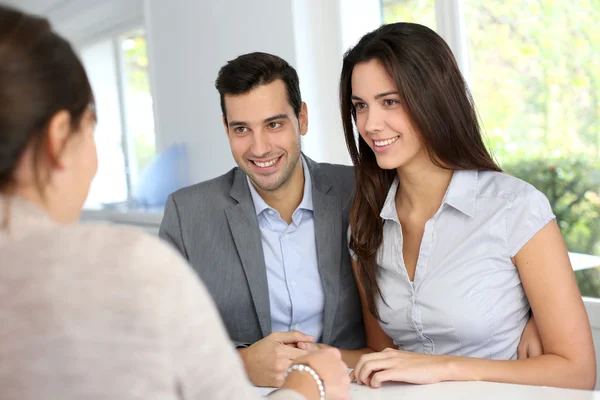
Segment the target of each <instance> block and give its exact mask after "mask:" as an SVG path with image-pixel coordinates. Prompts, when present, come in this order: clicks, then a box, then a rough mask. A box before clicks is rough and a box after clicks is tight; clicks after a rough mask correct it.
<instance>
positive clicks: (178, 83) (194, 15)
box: [146, 0, 296, 182]
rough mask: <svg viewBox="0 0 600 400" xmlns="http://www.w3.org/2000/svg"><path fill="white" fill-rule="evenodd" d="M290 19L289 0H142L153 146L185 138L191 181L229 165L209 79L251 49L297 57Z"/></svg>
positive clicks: (222, 169) (291, 57)
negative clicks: (152, 107)
mask: <svg viewBox="0 0 600 400" xmlns="http://www.w3.org/2000/svg"><path fill="white" fill-rule="evenodd" d="M291 21H292V7H291V2H290V0H263V1H260V2H250V1H245V0H220V1H218V2H216V1H215V2H213V1H197V0H170V1H164V0H146V23H147V34H148V39H149V42H148V43H149V48H148V52H149V56H150V74H151V86H152V90H153V96H154V99H155V114H156V119H157V121H156V122H157V125H156V130H157V146H158V148H159V149H161V148H165V147H166V146H168V145H170V144H173V143H178V142H185V143H186V144H187V145H188V151H189V155H190V163H191V165H190V177H191V180H192V181H194V182H197V181H202V180H205V179H209V178H212V177H214V176H217V175H220V174H222V173H224V172H225V171H227V170H228V169H230V168H231V167H232V166H233V165H234V162H233V158H232V157H231V153H230V150H229V145H228V142H227V138H226V136H225V131H224V129H223V125H222V122H221V110H220V106H219V96H218V93H217V91H216V89H215V87H214V82H215V78H216V76H217V72H218V70H219V69H220V68H221V67H222V66H223V65H224V64H225V63H226V62H227V61H228V60H231V59H233V58H235V57H236V56H238V55H240V54H243V53H248V52H251V51H265V52H269V53H273V54H276V55H278V56H280V57H282V58H284V59H286V60H288V61H289V62H290V63H291V64H292V65H294V64H295V62H296V54H295V46H294V31H293V24H292V23H291Z"/></svg>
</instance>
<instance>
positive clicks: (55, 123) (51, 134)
mask: <svg viewBox="0 0 600 400" xmlns="http://www.w3.org/2000/svg"><path fill="white" fill-rule="evenodd" d="M70 134H71V115H70V114H69V112H68V111H66V110H61V111H59V112H57V113H56V114H55V115H54V116H53V117H52V119H51V120H50V122H49V123H48V129H47V140H46V143H45V146H44V147H45V149H44V152H45V153H46V155H47V156H48V160H49V161H50V163H51V164H52V166H53V167H55V168H59V169H62V168H64V159H63V158H62V157H61V156H62V153H63V150H64V148H65V145H66V143H67V139H68V138H69V135H70Z"/></svg>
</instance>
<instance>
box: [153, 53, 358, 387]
mask: <svg viewBox="0 0 600 400" xmlns="http://www.w3.org/2000/svg"><path fill="white" fill-rule="evenodd" d="M216 86H217V89H218V91H219V93H220V96H221V109H222V112H223V123H224V126H225V130H226V132H227V137H228V139H229V143H230V146H231V152H232V154H233V157H234V159H235V161H236V163H237V165H238V167H236V168H234V169H232V170H231V171H229V172H227V173H226V174H224V175H222V176H220V177H218V178H215V179H212V180H209V181H206V182H202V183H200V184H197V185H194V186H191V187H188V188H184V189H182V190H179V191H177V192H175V193H173V194H172V195H171V196H170V197H169V199H168V201H167V206H166V210H165V215H164V219H163V221H162V224H161V228H160V236H161V237H162V238H163V239H165V240H166V241H167V242H170V243H171V244H173V245H174V246H175V247H176V248H177V249H178V250H179V251H180V252H181V253H182V254H183V255H184V256H185V257H186V258H187V259H188V260H189V262H190V264H191V265H192V266H193V268H194V269H195V270H196V272H197V273H198V275H199V276H200V278H201V279H202V280H203V281H204V282H205V284H206V286H207V288H208V290H209V291H210V293H211V295H212V297H213V298H214V300H215V302H216V305H217V307H218V309H219V311H220V313H221V317H222V318H223V320H224V322H225V325H226V327H227V330H228V332H229V335H230V337H231V339H232V341H233V342H234V343H235V345H236V347H237V348H238V350H239V352H240V355H241V357H242V359H243V360H244V364H245V366H246V370H247V372H248V376H249V377H250V379H251V380H252V382H253V383H254V384H255V385H258V386H279V385H280V384H281V383H282V382H283V377H284V374H285V371H286V369H287V368H288V367H289V365H290V364H291V362H292V360H294V359H295V358H297V357H298V356H301V355H303V354H305V353H306V351H307V349H312V348H314V347H315V346H314V345H310V344H309V343H307V342H312V341H314V342H319V343H323V344H325V345H330V346H334V347H337V348H340V349H342V350H344V352H343V354H345V357H352V358H354V357H356V356H357V355H359V354H361V353H362V351H361V350H360V349H362V348H363V347H364V346H365V337H364V327H363V320H362V311H361V304H360V298H359V295H358V292H357V287H356V283H355V280H354V276H353V273H352V267H351V263H350V256H349V253H348V250H347V238H346V232H347V229H348V213H349V210H350V205H351V202H352V192H353V187H354V176H353V170H352V167H348V166H342V165H332V164H322V163H317V162H314V161H312V160H310V159H309V158H308V157H306V156H304V154H302V151H301V142H300V138H301V136H303V135H305V134H306V133H307V131H308V112H307V106H306V104H305V103H303V102H302V100H301V96H300V88H299V83H298V75H297V73H296V71H295V70H294V69H293V68H292V67H291V66H290V65H289V64H288V63H287V62H286V61H284V60H282V59H281V58H279V57H276V56H273V55H270V54H265V53H251V54H246V55H243V56H240V57H238V58H236V59H235V60H232V61H230V62H229V63H227V64H226V65H225V66H224V67H223V68H222V69H221V71H220V72H219V76H218V78H217V81H216Z"/></svg>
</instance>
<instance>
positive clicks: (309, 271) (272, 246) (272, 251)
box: [248, 159, 325, 341]
mask: <svg viewBox="0 0 600 400" xmlns="http://www.w3.org/2000/svg"><path fill="white" fill-rule="evenodd" d="M302 167H303V169H304V195H303V197H302V202H301V203H300V205H299V206H298V208H297V209H296V210H295V211H294V213H293V214H292V223H291V224H289V225H288V223H287V222H286V221H284V220H283V219H282V218H281V216H280V215H279V212H278V211H277V210H275V209H273V208H271V207H269V205H268V204H267V203H265V201H264V200H263V199H262V197H260V195H259V194H258V192H257V191H256V189H255V188H254V186H253V185H252V182H250V180H249V179H248V185H249V186H250V193H251V194H252V200H253V201H254V208H255V209H256V215H257V216H258V225H259V227H260V234H261V240H262V247H263V253H264V256H265V265H266V268H267V282H268V284H269V303H270V307H271V330H272V332H287V331H293V330H298V331H301V332H303V333H305V334H308V335H312V336H314V338H315V340H316V341H320V339H321V334H322V333H323V309H324V306H325V296H324V293H323V286H322V283H321V277H320V275H319V268H318V262H317V246H316V242H315V224H314V219H313V203H312V185H311V178H310V172H309V170H308V167H307V165H306V162H305V161H304V159H302Z"/></svg>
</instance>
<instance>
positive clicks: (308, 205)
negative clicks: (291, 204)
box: [246, 156, 313, 215]
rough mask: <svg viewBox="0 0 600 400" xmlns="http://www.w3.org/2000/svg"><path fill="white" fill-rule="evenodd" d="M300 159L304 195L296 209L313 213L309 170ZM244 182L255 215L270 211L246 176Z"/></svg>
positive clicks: (302, 158)
mask: <svg viewBox="0 0 600 400" xmlns="http://www.w3.org/2000/svg"><path fill="white" fill-rule="evenodd" d="M300 159H301V160H302V170H303V171H304V193H303V195H302V201H301V202H300V204H299V205H298V209H303V210H308V211H313V200H312V180H311V177H310V170H309V169H308V165H307V164H306V160H304V157H303V156H300ZM246 180H247V181H248V186H249V187H250V195H251V196H252V201H253V202H254V209H255V210H256V215H260V214H261V213H262V212H263V211H265V210H267V209H270V208H271V207H270V206H269V205H268V204H267V203H266V202H265V201H264V200H263V198H262V197H261V196H260V194H258V192H257V191H256V188H255V187H254V185H253V184H252V181H251V180H250V178H249V177H248V176H246Z"/></svg>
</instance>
